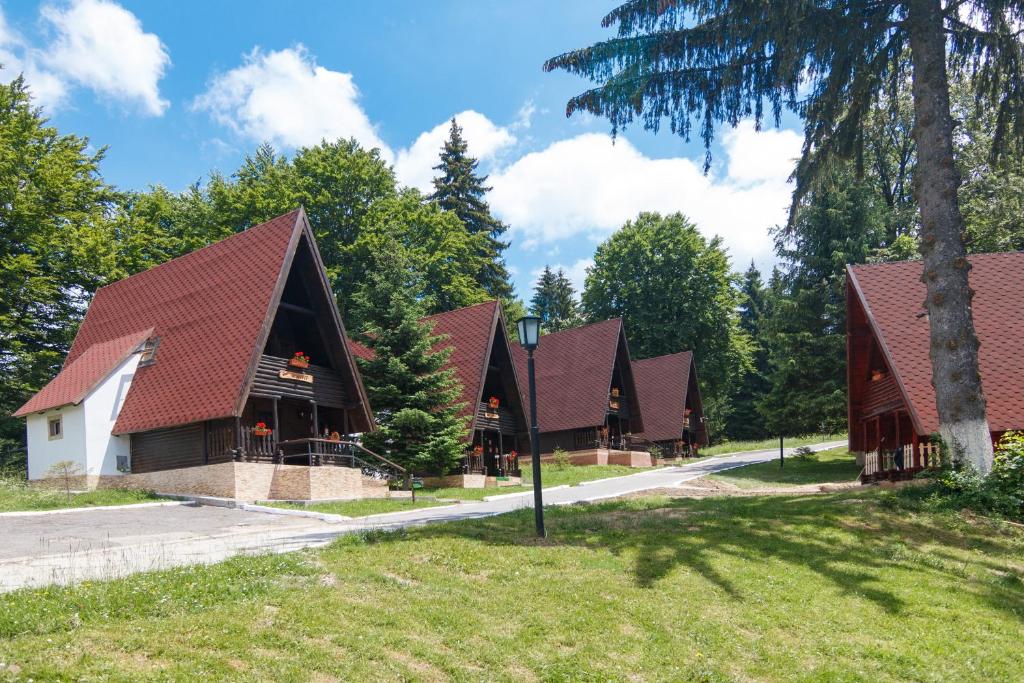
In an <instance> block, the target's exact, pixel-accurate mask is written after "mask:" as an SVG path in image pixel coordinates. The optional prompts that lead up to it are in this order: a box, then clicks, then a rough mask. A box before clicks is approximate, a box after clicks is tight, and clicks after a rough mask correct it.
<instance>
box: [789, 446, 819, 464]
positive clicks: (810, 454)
mask: <svg viewBox="0 0 1024 683" xmlns="http://www.w3.org/2000/svg"><path fill="white" fill-rule="evenodd" d="M790 457H791V458H793V459H794V460H799V461H800V462H818V454H817V453H815V452H814V449H813V448H811V447H810V446H801V447H800V448H798V449H796V450H795V451H793V455H791V456H790Z"/></svg>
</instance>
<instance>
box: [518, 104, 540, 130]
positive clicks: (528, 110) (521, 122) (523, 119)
mask: <svg viewBox="0 0 1024 683" xmlns="http://www.w3.org/2000/svg"><path fill="white" fill-rule="evenodd" d="M535 113H537V105H535V104H534V103H533V100H527V101H526V102H524V103H523V106H521V107H519V112H518V113H517V114H516V122H515V123H514V124H512V127H513V128H522V129H524V130H525V129H527V128H529V127H530V124H531V123H532V122H533V115H534V114H535Z"/></svg>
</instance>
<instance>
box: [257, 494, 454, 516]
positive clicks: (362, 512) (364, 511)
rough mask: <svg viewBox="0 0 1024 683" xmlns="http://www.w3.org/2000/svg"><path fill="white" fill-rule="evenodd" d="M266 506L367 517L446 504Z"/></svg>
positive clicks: (380, 501) (389, 501)
mask: <svg viewBox="0 0 1024 683" xmlns="http://www.w3.org/2000/svg"><path fill="white" fill-rule="evenodd" d="M265 505H270V506H271V507H277V508H289V509H292V510H310V511H312V512H326V513H327V514H331V515H347V516H349V517H365V516H366V515H379V514H381V513H383V512H404V511H405V510H417V509H419V508H429V507H435V506H437V505H444V503H439V502H437V501H436V500H431V499H424V498H420V497H419V496H417V497H416V502H415V503H414V502H413V501H412V500H410V499H408V498H364V499H362V500H340V501H337V502H333V503H314V504H312V505H301V504H297V503H265Z"/></svg>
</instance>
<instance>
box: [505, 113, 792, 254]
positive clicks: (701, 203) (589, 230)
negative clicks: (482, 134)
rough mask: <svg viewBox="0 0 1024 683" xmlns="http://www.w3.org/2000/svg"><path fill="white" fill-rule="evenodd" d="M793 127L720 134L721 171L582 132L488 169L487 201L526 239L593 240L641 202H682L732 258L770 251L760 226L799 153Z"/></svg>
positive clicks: (773, 212) (667, 206) (783, 192)
mask: <svg viewBox="0 0 1024 683" xmlns="http://www.w3.org/2000/svg"><path fill="white" fill-rule="evenodd" d="M800 143H801V138H800V136H799V134H797V133H795V132H793V131H768V132H760V133H759V132H755V131H754V130H753V127H752V126H750V125H749V124H746V123H744V124H743V125H742V126H741V127H740V128H739V129H737V130H736V131H734V132H732V133H731V134H730V135H728V136H726V137H725V138H724V154H725V156H726V158H727V164H726V165H725V166H726V168H727V169H728V170H727V173H726V175H725V176H724V177H716V176H715V175H714V174H708V175H704V174H703V173H702V171H701V165H700V164H699V163H697V162H694V161H691V160H689V159H684V158H670V159H651V158H649V157H647V156H645V155H643V154H642V153H641V152H640V151H639V150H637V149H636V148H635V147H633V145H631V144H630V143H629V141H628V140H627V139H625V138H623V137H619V139H618V141H617V142H616V143H615V144H613V143H612V140H611V138H610V137H609V136H608V135H604V134H597V133H589V134H583V135H579V136H577V137H574V138H570V139H567V140H562V141H559V142H555V143H553V144H551V145H549V146H548V147H547V148H545V149H543V150H541V151H539V152H534V153H531V154H527V155H525V156H523V157H521V158H520V159H519V160H517V161H515V162H514V163H512V164H510V165H508V166H507V167H505V168H503V169H500V170H498V171H496V172H495V173H493V174H492V175H491V181H490V182H491V184H492V185H493V187H494V190H493V191H492V193H491V196H490V203H491V206H492V207H493V208H494V209H495V212H496V213H497V214H498V215H499V216H500V217H501V218H502V219H503V220H504V221H505V222H507V223H508V224H509V225H510V226H511V229H512V231H513V233H514V234H515V235H516V236H517V237H518V238H519V239H520V240H521V243H522V244H523V246H525V247H532V246H536V245H537V244H540V243H553V242H556V241H560V240H566V239H570V238H580V237H584V238H589V239H592V240H599V239H603V238H604V237H607V236H608V235H609V234H611V233H612V232H614V231H615V230H616V229H617V228H618V227H620V226H621V225H622V224H623V223H624V222H625V221H626V220H628V219H630V218H634V217H635V216H636V215H637V214H638V213H639V212H641V211H659V212H661V213H669V212H674V211H681V212H683V213H684V214H686V215H687V216H688V217H689V218H690V219H692V220H693V221H694V222H695V223H696V224H697V226H698V227H699V228H700V230H701V232H702V233H704V234H705V235H707V236H712V235H716V234H717V235H721V236H722V238H723V240H724V242H725V245H726V246H727V247H728V248H729V250H730V252H731V254H732V256H733V262H734V263H739V264H742V263H744V262H745V261H749V260H750V259H751V258H754V259H758V260H765V259H767V258H770V256H771V250H772V242H771V239H770V238H769V235H768V230H769V228H771V227H772V226H774V225H777V224H779V223H781V222H782V221H783V220H785V217H786V209H787V207H788V205H789V199H790V192H791V187H790V186H789V185H788V184H787V177H788V176H789V173H790V171H791V168H792V164H793V160H794V159H795V158H796V156H797V155H798V154H799V150H800Z"/></svg>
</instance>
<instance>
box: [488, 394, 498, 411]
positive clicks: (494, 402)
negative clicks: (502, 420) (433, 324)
mask: <svg viewBox="0 0 1024 683" xmlns="http://www.w3.org/2000/svg"><path fill="white" fill-rule="evenodd" d="M499 405H501V402H500V401H498V398H497V397H496V396H491V397H490V398H489V399H487V407H488V408H490V409H491V410H497V409H498V406H499Z"/></svg>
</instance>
